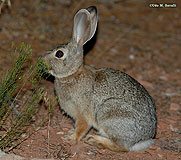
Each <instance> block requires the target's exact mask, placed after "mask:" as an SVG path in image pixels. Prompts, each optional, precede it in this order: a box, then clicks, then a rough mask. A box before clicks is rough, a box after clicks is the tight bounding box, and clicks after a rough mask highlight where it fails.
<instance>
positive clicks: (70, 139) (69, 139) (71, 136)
mask: <svg viewBox="0 0 181 160" xmlns="http://www.w3.org/2000/svg"><path fill="white" fill-rule="evenodd" d="M68 133H69V134H68V135H64V136H62V139H63V140H64V141H65V142H68V143H70V144H75V143H76V133H75V130H74V129H71V130H69V131H68Z"/></svg>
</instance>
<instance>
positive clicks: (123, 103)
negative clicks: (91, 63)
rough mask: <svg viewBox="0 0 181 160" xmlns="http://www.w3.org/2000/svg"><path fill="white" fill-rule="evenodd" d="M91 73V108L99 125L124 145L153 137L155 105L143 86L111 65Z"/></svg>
mask: <svg viewBox="0 0 181 160" xmlns="http://www.w3.org/2000/svg"><path fill="white" fill-rule="evenodd" d="M95 75H96V76H95V85H94V89H93V91H94V92H93V99H94V104H95V105H94V111H93V112H94V113H95V120H96V122H97V123H98V125H99V127H100V126H101V128H104V129H105V130H106V134H108V135H109V137H111V136H112V137H113V139H115V141H120V140H121V142H117V143H119V144H120V143H121V144H122V143H125V144H126V145H128V147H129V146H132V145H134V144H135V143H136V142H139V141H143V140H148V139H150V138H153V137H154V135H155V131H156V109H155V105H154V102H153V100H152V98H151V96H150V95H149V94H148V92H147V91H146V90H145V88H144V87H143V86H142V85H141V84H139V83H138V82H137V81H136V80H134V79H133V78H132V77H130V76H129V75H127V74H126V73H123V72H120V71H117V70H114V69H99V70H97V72H96V74H95ZM116 137H117V138H116ZM131 137H132V138H131ZM123 141H124V142H123Z"/></svg>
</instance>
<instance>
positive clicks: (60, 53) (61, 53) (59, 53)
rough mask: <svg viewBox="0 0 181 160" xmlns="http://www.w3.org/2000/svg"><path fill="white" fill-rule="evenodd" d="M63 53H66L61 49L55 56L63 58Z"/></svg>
mask: <svg viewBox="0 0 181 160" xmlns="http://www.w3.org/2000/svg"><path fill="white" fill-rule="evenodd" d="M63 55H64V53H63V52H62V51H60V50H58V51H57V52H56V54H55V56H56V57H57V58H62V57H63Z"/></svg>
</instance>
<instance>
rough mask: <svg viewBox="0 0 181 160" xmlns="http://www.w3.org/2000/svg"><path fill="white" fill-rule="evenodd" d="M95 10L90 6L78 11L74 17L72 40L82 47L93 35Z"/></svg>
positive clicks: (95, 21)
mask: <svg viewBox="0 0 181 160" xmlns="http://www.w3.org/2000/svg"><path fill="white" fill-rule="evenodd" d="M97 19H98V18H97V9H96V7H94V6H91V7H89V8H87V9H81V10H79V11H78V12H77V13H76V15H75V16H74V28H73V40H74V41H75V42H76V43H77V44H78V45H79V46H81V47H82V46H83V45H84V44H85V43H86V42H87V41H89V40H90V39H91V38H92V37H93V35H94V34H95V31H96V28H97Z"/></svg>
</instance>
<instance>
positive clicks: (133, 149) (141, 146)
mask: <svg viewBox="0 0 181 160" xmlns="http://www.w3.org/2000/svg"><path fill="white" fill-rule="evenodd" d="M153 144H154V140H153V139H149V140H146V141H141V142H138V143H136V144H135V145H133V146H132V147H130V148H129V150H130V151H131V152H136V151H140V150H143V149H146V148H148V147H151V146H152V145H153Z"/></svg>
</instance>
